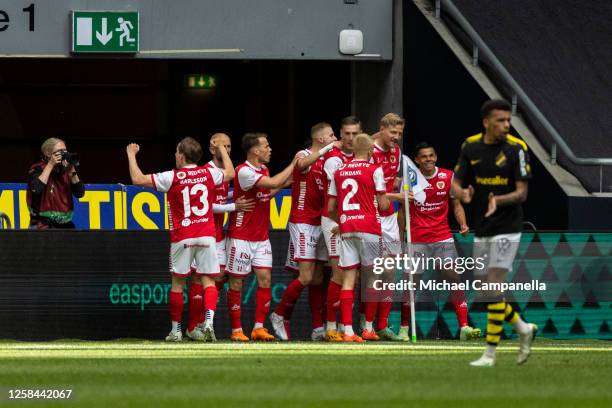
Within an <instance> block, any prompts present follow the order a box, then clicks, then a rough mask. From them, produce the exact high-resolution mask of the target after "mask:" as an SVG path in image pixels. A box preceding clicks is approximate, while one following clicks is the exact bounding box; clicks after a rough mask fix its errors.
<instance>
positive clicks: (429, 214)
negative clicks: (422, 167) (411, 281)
mask: <svg viewBox="0 0 612 408" xmlns="http://www.w3.org/2000/svg"><path fill="white" fill-rule="evenodd" d="M453 174H454V173H453V172H452V171H451V170H446V169H441V168H438V167H436V172H435V173H434V175H433V176H431V177H426V178H427V181H429V187H426V188H425V194H426V196H427V198H426V199H425V202H424V203H422V204H419V203H415V202H411V203H410V233H411V236H412V242H415V243H422V244H428V243H432V242H439V241H444V240H446V239H449V238H452V237H453V234H452V233H451V230H450V227H449V226H448V203H449V201H450V200H451V196H450V189H451V183H452V181H453Z"/></svg>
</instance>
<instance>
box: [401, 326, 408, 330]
mask: <svg viewBox="0 0 612 408" xmlns="http://www.w3.org/2000/svg"><path fill="white" fill-rule="evenodd" d="M409 327H410V326H400V330H401V329H404V330H406V331H408V328H409Z"/></svg>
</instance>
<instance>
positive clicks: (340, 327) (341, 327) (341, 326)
mask: <svg viewBox="0 0 612 408" xmlns="http://www.w3.org/2000/svg"><path fill="white" fill-rule="evenodd" d="M338 331H339V332H344V325H343V324H342V323H338Z"/></svg>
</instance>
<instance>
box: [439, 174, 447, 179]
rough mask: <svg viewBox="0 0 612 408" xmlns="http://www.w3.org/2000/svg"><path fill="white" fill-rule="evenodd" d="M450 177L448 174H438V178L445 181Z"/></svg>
mask: <svg viewBox="0 0 612 408" xmlns="http://www.w3.org/2000/svg"><path fill="white" fill-rule="evenodd" d="M447 177H448V175H447V174H446V173H438V178H441V179H445V178H447Z"/></svg>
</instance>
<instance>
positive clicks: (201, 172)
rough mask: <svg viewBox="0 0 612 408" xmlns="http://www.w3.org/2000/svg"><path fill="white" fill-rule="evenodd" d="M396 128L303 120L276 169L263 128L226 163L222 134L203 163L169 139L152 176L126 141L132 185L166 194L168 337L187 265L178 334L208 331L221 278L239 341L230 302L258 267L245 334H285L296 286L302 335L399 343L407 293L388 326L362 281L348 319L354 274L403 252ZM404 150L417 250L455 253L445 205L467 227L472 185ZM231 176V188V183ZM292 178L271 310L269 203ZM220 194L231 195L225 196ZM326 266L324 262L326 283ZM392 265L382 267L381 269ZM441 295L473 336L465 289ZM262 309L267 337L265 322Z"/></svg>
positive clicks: (384, 300) (424, 153)
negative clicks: (304, 126)
mask: <svg viewBox="0 0 612 408" xmlns="http://www.w3.org/2000/svg"><path fill="white" fill-rule="evenodd" d="M403 130H404V120H403V119H402V118H401V117H400V116H399V115H397V114H394V113H389V114H387V115H385V116H383V117H382V118H381V120H380V128H379V131H378V132H377V133H376V134H374V135H373V136H369V135H367V134H365V133H362V129H361V123H360V121H359V120H358V119H357V118H356V117H354V116H349V117H346V118H344V119H343V120H342V122H341V126H340V137H339V139H337V138H336V136H335V134H334V131H333V129H332V126H330V125H329V124H327V123H318V124H316V125H314V126H313V127H312V129H311V135H310V136H311V145H310V147H309V148H307V149H303V150H301V151H299V152H298V153H297V154H296V155H295V157H294V158H293V160H292V161H291V163H290V164H289V165H288V166H287V167H286V168H285V169H284V170H283V171H281V172H280V173H278V174H276V175H275V176H271V175H270V173H269V170H268V168H267V167H266V164H268V163H269V161H270V157H271V153H272V149H271V147H270V144H269V141H268V138H267V135H266V134H263V133H246V134H245V135H244V137H243V138H242V149H243V151H244V152H245V154H246V161H245V162H244V163H242V164H240V165H238V166H237V167H236V168H234V166H233V164H232V161H231V159H230V157H229V154H230V153H231V148H232V146H231V140H230V138H229V137H228V136H227V135H225V134H223V133H217V134H214V135H213V136H212V137H211V139H210V144H209V146H210V152H211V154H212V160H211V161H209V162H208V163H206V164H205V165H202V166H200V165H198V162H199V161H200V159H201V158H202V155H203V150H202V147H201V145H200V144H199V143H198V142H197V141H196V140H194V139H193V138H190V137H187V138H185V139H183V140H181V141H180V142H179V143H178V145H177V148H176V153H175V160H176V169H173V170H170V171H166V172H162V173H155V174H143V172H142V171H141V170H140V168H139V166H138V164H137V161H136V155H137V153H138V151H139V150H140V148H139V146H138V145H136V144H130V145H128V146H127V155H128V161H129V170H130V176H131V179H132V182H133V183H134V184H136V185H141V186H145V187H152V188H154V189H156V190H157V191H162V192H166V193H167V200H168V206H169V225H170V240H171V249H170V272H171V275H172V285H171V289H170V293H169V297H168V303H169V309H170V318H171V321H172V329H171V331H170V333H169V334H168V336H167V337H166V340H167V341H181V340H182V338H183V332H182V325H181V323H182V322H181V320H182V315H183V287H184V286H185V285H186V278H187V277H189V276H190V275H192V274H193V277H192V278H191V282H190V285H189V292H188V308H189V314H188V315H189V321H188V324H187V327H186V335H187V336H188V337H189V338H191V339H193V340H199V341H215V340H216V337H215V332H214V328H213V320H214V315H215V311H216V306H217V300H218V293H219V291H220V290H221V288H222V287H223V286H224V285H225V283H226V282H227V283H228V284H229V288H228V291H227V309H228V313H229V318H230V322H231V327H232V333H231V335H230V339H231V340H232V341H238V342H247V341H249V337H247V336H246V335H245V334H244V332H243V329H242V325H241V318H240V314H241V308H240V304H241V289H242V285H243V280H244V278H246V277H247V276H248V275H250V274H251V273H254V274H255V276H256V279H257V290H256V296H255V324H254V327H253V329H252V331H251V335H250V340H254V341H271V340H275V339H279V340H289V339H290V338H291V335H290V321H291V316H292V311H293V308H294V306H295V304H296V302H297V300H298V298H299V297H300V295H301V293H302V292H303V291H304V289H305V288H306V287H308V303H309V306H310V310H311V314H312V335H311V337H312V340H315V341H318V340H321V341H322V340H325V341H329V342H359V343H361V342H364V341H377V340H390V341H406V340H409V338H410V336H409V334H408V325H409V322H410V305H409V303H408V302H406V301H403V302H402V306H401V326H400V328H399V332H398V333H397V334H396V333H395V332H394V331H392V329H391V328H390V327H389V325H388V321H389V314H390V312H391V308H392V305H393V301H392V300H393V296H392V294H391V293H388V292H383V293H373V292H372V291H374V289H373V288H371V287H370V286H368V287H367V288H366V289H365V290H362V291H361V292H362V293H365V296H364V297H363V298H362V299H361V301H360V302H358V303H359V310H360V314H361V322H360V326H361V327H360V329H361V330H360V335H359V334H357V333H355V331H354V328H353V321H352V316H353V307H354V304H355V303H356V302H355V288H356V286H357V285H356V284H357V281H358V280H359V276H360V273H361V274H362V279H361V281H362V282H364V278H365V277H364V276H363V274H364V271H365V270H368V268H371V267H372V265H373V264H374V262H375V259H376V258H381V257H395V256H396V255H398V254H401V253H402V241H403V240H404V231H405V224H406V219H405V217H404V216H403V213H404V211H399V213H398V214H397V215H396V214H395V207H394V205H393V202H395V201H397V202H399V206H400V207H401V206H403V205H406V203H405V202H404V194H403V193H401V192H400V191H399V190H400V177H399V175H400V174H401V170H402V169H401V167H402V164H403V165H404V167H405V166H408V165H409V163H411V161H410V159H408V157H406V156H405V155H402V154H401V151H400V146H399V145H398V143H399V142H400V140H401V137H402V134H403ZM414 158H415V161H416V163H417V165H418V166H419V169H420V171H421V173H422V174H420V175H422V176H423V178H424V179H425V180H426V183H425V184H426V185H427V186H426V187H425V188H423V191H422V192H419V194H412V193H410V195H409V202H408V205H409V212H410V213H409V215H410V231H411V233H412V241H413V242H415V243H418V244H416V245H421V247H420V248H417V249H418V250H419V251H421V252H427V253H434V254H436V255H442V256H446V255H448V256H451V257H456V253H455V252H454V245H453V244H452V243H453V238H452V233H451V230H450V228H449V225H448V219H447V214H448V210H449V207H452V209H453V214H454V216H455V218H456V220H457V222H458V224H459V226H460V233H462V234H467V233H468V231H469V228H468V226H467V223H466V217H465V213H464V211H463V207H462V206H461V201H460V199H461V200H463V201H464V202H469V201H470V200H471V197H472V196H473V192H474V191H473V189H472V188H471V187H470V188H469V189H464V188H462V187H460V186H457V185H454V184H456V183H454V182H453V177H454V175H453V172H452V171H451V170H446V169H441V168H438V167H436V165H435V162H436V154H435V150H434V148H433V147H432V146H430V145H428V144H426V143H422V144H419V145H418V146H417V149H416V151H415V156H414ZM402 171H404V172H405V171H407V170H406V169H403V170H402ZM232 180H233V190H230V182H231V181H232ZM290 185H291V189H292V194H291V195H292V197H291V198H292V201H291V215H290V219H289V224H288V230H289V235H290V239H289V244H288V250H287V261H286V265H285V267H286V269H288V270H291V271H294V272H295V273H296V277H295V279H293V280H292V281H291V282H290V283H289V284H288V286H287V288H286V290H285V292H284V294H283V296H282V299H281V300H280V302H279V303H278V305H277V306H276V308H275V309H274V311H273V312H272V313H269V311H270V304H271V300H272V293H271V271H272V247H271V245H270V241H269V226H268V222H269V215H270V200H271V198H272V197H273V196H274V195H275V194H276V193H277V192H278V191H279V190H281V189H282V188H285V187H288V186H290ZM456 197H458V198H456ZM230 200H232V201H233V202H232V203H228V202H229V201H230ZM489 201H490V200H489ZM494 201H495V200H493V202H494ZM489 204H490V203H489ZM226 212H229V213H230V215H229V228H228V231H227V236H226V234H225V231H224V229H223V221H224V217H225V213H226ZM445 243H446V245H444V244H445ZM448 243H450V245H448ZM436 245H438V246H436ZM449 252H450V253H449ZM325 265H329V266H330V267H331V276H330V277H329V284H328V285H327V288H326V290H325V289H324V286H323V281H324V279H323V273H324V267H325ZM446 272H451V274H450V275H449V276H450V277H451V279H457V278H456V274H453V273H452V271H446ZM394 273H395V269H392V270H390V271H385V273H384V275H387V276H393V275H394ZM452 275H455V277H452ZM389 279H393V278H392V277H391V278H389ZM365 281H367V279H365ZM362 284H363V283H362ZM370 292H372V293H370ZM451 303H452V304H453V307H454V309H455V312H456V315H457V320H458V323H459V327H460V339H462V340H466V339H471V338H477V337H479V336H480V330H479V329H475V328H472V327H470V326H469V325H468V317H467V304H466V300H465V294H464V293H463V291H453V292H452V293H451ZM504 306H505V304H504ZM268 314H269V320H270V322H271V325H272V328H273V330H274V333H275V334H276V337H275V336H273V335H272V334H270V333H269V332H268V330H267V329H266V328H265V327H264V322H265V319H266V317H267V316H268ZM337 315H339V319H338V318H337V317H338V316H337ZM324 319H325V321H324ZM523 323H524V322H523ZM487 340H489V338H488V337H487ZM498 342H499V340H498Z"/></svg>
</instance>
